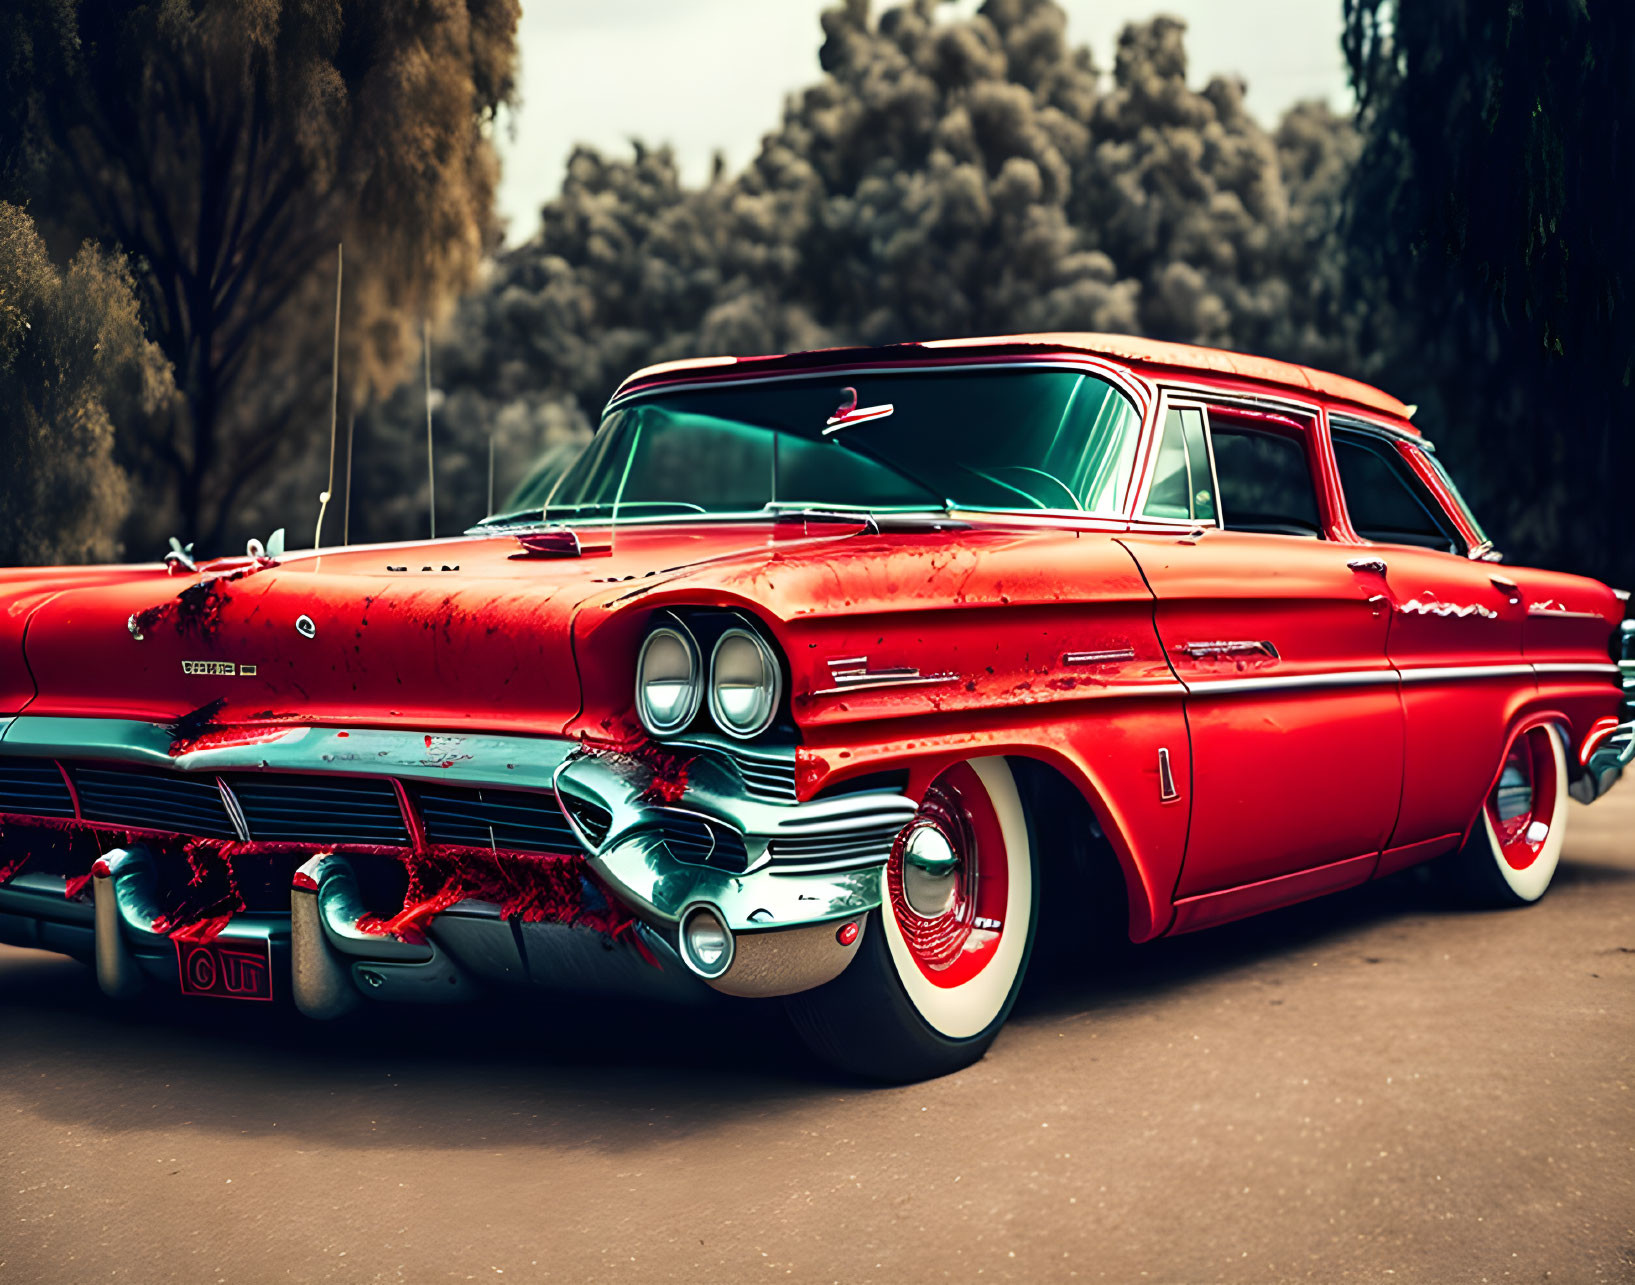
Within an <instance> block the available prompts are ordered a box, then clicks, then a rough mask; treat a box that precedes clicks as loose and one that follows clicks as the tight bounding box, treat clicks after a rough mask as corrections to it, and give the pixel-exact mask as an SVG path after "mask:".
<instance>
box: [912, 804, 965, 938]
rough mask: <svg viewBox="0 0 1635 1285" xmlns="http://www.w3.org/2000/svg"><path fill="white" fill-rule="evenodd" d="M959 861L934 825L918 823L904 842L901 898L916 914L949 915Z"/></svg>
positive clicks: (945, 837)
mask: <svg viewBox="0 0 1635 1285" xmlns="http://www.w3.org/2000/svg"><path fill="white" fill-rule="evenodd" d="M959 873H960V859H959V856H958V855H957V854H956V853H955V851H954V845H953V844H952V843H951V842H949V839H948V836H947V835H945V834H944V833H943V832H942V829H941V828H940V827H939V826H936V825H930V824H926V823H924V822H921V823H918V824H916V825H914V826H913V828H912V829H910V830H909V832H908V835H907V837H906V838H905V839H904V841H903V897H904V898H905V899H906V900H907V902H908V904H909V907H910V908H911V909H912V910H913V911H914V913H915V914H916V915H919V916H921V917H922V918H924V919H935V918H937V917H938V916H940V915H945V914H947V913H948V911H949V909H950V908H951V907H952V906H953V904H954V897H955V895H956V894H957V893H958V891H959Z"/></svg>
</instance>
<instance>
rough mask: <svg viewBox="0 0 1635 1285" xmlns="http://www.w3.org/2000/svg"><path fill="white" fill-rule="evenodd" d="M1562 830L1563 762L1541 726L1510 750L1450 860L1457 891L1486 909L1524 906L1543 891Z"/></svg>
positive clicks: (1556, 740) (1555, 741) (1557, 741)
mask: <svg viewBox="0 0 1635 1285" xmlns="http://www.w3.org/2000/svg"><path fill="white" fill-rule="evenodd" d="M1566 828H1567V756H1566V752H1565V751H1564V750H1563V748H1562V743H1561V737H1560V735H1559V734H1558V733H1557V732H1556V731H1555V730H1554V729H1553V728H1549V727H1534V728H1529V729H1528V730H1527V731H1525V732H1523V733H1522V734H1521V735H1520V736H1518V737H1517V738H1516V739H1515V740H1514V741H1513V742H1512V743H1511V745H1510V749H1509V750H1508V751H1507V752H1506V754H1505V758H1504V766H1503V767H1502V768H1501V769H1500V770H1499V779H1498V780H1497V781H1496V782H1495V783H1494V786H1493V789H1492V790H1491V791H1489V793H1488V796H1487V798H1486V799H1485V800H1484V801H1483V804H1482V814H1481V816H1480V817H1478V818H1477V820H1476V824H1475V826H1474V827H1473V828H1472V829H1471V832H1470V838H1469V839H1467V840H1466V841H1465V846H1464V847H1463V848H1462V849H1460V851H1459V853H1458V854H1457V857H1456V859H1455V862H1454V867H1455V870H1456V871H1457V873H1458V876H1459V882H1460V886H1461V888H1462V890H1463V891H1465V892H1466V893H1468V894H1469V895H1470V896H1471V897H1473V898H1474V899H1475V900H1477V901H1479V902H1482V903H1484V904H1486V905H1498V906H1525V905H1530V904H1531V903H1533V902H1535V901H1537V900H1538V899H1539V898H1540V897H1542V896H1543V895H1544V894H1545V892H1546V891H1547V890H1548V889H1549V887H1550V880H1551V878H1552V877H1554V875H1555V872H1556V865H1557V864H1558V863H1559V862H1560V860H1561V846H1562V844H1563V842H1565V839H1566Z"/></svg>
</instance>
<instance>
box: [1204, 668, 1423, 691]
mask: <svg viewBox="0 0 1635 1285" xmlns="http://www.w3.org/2000/svg"><path fill="white" fill-rule="evenodd" d="M1396 681H1397V671H1396V670H1394V669H1353V670H1344V671H1340V672H1337V673H1327V674H1271V675H1268V676H1267V677H1265V678H1188V679H1187V680H1186V685H1187V687H1188V688H1189V689H1190V690H1191V691H1192V694H1193V695H1196V696H1233V695H1236V694H1237V693H1239V692H1263V691H1294V690H1298V689H1301V688H1312V687H1373V686H1379V685H1383V684H1385V683H1394V682H1396Z"/></svg>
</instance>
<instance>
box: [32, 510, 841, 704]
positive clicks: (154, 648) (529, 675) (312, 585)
mask: <svg viewBox="0 0 1635 1285" xmlns="http://www.w3.org/2000/svg"><path fill="white" fill-rule="evenodd" d="M851 529H855V528H851ZM848 533H849V531H848ZM583 534H584V538H585V540H586V543H587V545H593V544H595V543H598V542H603V543H605V533H596V532H585V533H583ZM767 542H768V533H767V529H766V527H765V526H752V527H744V526H729V525H723V526H709V527H697V528H691V529H688V528H684V527H679V526H678V527H662V528H631V529H627V530H621V531H620V532H619V533H618V539H617V544H616V548H615V551H614V552H613V553H612V554H607V553H601V554H591V555H587V556H584V557H580V558H551V557H527V556H521V557H519V556H517V555H518V554H520V553H521V552H522V550H521V548H520V546H519V545H518V543H517V541H516V540H515V539H514V538H512V537H510V536H495V537H487V538H476V539H472V538H462V539H457V540H448V541H442V542H437V543H426V544H417V545H399V546H388V547H375V548H363V549H355V550H351V549H349V550H345V551H340V552H325V553H323V554H322V555H321V556H314V555H312V554H299V555H295V556H292V557H290V558H288V559H287V560H285V561H284V562H282V563H280V564H278V565H274V566H270V567H264V568H260V569H257V568H254V567H253V566H251V565H250V564H248V563H247V562H244V561H242V560H240V561H236V562H228V561H221V562H216V563H212V564H209V566H208V570H209V572H210V573H215V574H214V576H213V575H212V574H205V575H183V574H177V575H168V574H167V573H166V572H165V570H164V568H163V567H157V566H155V567H129V568H118V569H113V568H104V569H99V570H100V571H101V572H102V574H99V575H95V576H90V577H81V576H78V575H76V573H75V572H73V571H69V570H56V571H42V572H40V573H38V574H34V575H30V576H29V578H28V579H27V581H26V582H24V583H22V584H18V585H17V591H16V592H15V594H14V595H13V602H14V604H15V609H14V610H13V611H12V612H11V614H10V615H8V616H7V617H6V620H7V621H8V626H9V627H10V630H11V632H12V633H13V634H16V633H20V632H22V630H21V626H22V624H23V623H24V622H25V620H26V643H25V648H24V649H25V651H26V656H27V662H28V675H31V676H32V680H33V687H34V688H36V689H37V694H36V695H35V696H34V699H33V700H32V701H29V702H27V710H28V712H29V713H30V714H57V715H82V716H102V717H120V718H139V719H147V720H152V721H158V722H170V721H175V720H178V719H180V718H182V717H183V716H185V715H187V714H189V713H192V712H193V711H197V710H200V709H202V708H203V707H206V706H214V707H215V708H214V709H213V710H212V711H211V715H212V721H216V722H221V723H258V722H266V721H281V720H283V719H298V720H300V721H303V722H306V721H310V722H346V723H358V724H367V725H394V724H397V725H401V724H408V725H412V726H416V727H420V726H433V727H456V728H458V727H468V728H474V727H479V726H480V727H483V728H488V729H492V730H496V731H502V730H511V731H518V732H534V733H553V732H559V731H561V730H562V729H563V728H564V727H565V726H566V724H567V723H568V722H569V721H570V720H572V719H573V717H574V716H575V715H576V714H577V713H578V711H579V707H580V685H579V678H578V673H577V669H576V663H575V657H574V654H573V641H572V629H571V620H572V617H573V614H574V612H575V611H576V610H577V608H578V607H579V605H580V604H581V603H583V602H584V601H585V600H586V599H587V598H589V597H591V596H593V595H597V594H605V593H606V592H607V591H608V589H609V587H610V586H613V585H616V584H619V583H623V582H626V581H629V582H636V581H641V580H648V581H649V582H651V581H652V580H654V579H662V578H664V575H665V573H673V572H675V571H677V570H680V569H682V568H684V567H687V566H690V565H697V564H698V563H700V562H706V563H707V562H710V561H712V560H714V559H719V558H724V559H726V560H728V561H731V560H734V558H735V555H750V556H753V557H764V556H765V553H766V549H767ZM53 577H55V580H53ZM47 588H49V589H50V590H52V592H45V591H44V590H45V589H47ZM133 617H134V618H135V620H136V622H137V627H138V629H139V631H140V632H141V634H142V637H141V638H140V639H138V638H136V637H134V636H133V633H132V630H131V628H130V622H131V620H132V618H133ZM309 623H310V630H309V628H308V624H309ZM309 635H310V636H309ZM0 641H3V640H0ZM621 663H622V662H621ZM28 686H29V684H28V683H27V675H25V676H23V678H22V679H21V680H20V681H19V682H17V683H8V684H7V692H6V694H7V695H12V696H13V697H14V699H13V700H12V701H11V702H10V709H9V710H8V711H3V712H13V711H15V710H16V709H18V708H19V707H20V706H21V705H22V704H23V703H24V701H25V700H26V694H27V691H28ZM14 688H15V689H16V690H15V692H13V690H12V689H14ZM17 697H21V698H23V699H21V700H19V699H16V698H17Z"/></svg>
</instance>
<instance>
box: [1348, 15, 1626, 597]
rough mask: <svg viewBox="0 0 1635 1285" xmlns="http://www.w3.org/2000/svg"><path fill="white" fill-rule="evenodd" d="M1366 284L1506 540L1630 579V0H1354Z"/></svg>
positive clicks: (1434, 428) (1404, 372) (1528, 554)
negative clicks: (1452, 0) (1453, 0)
mask: <svg viewBox="0 0 1635 1285" xmlns="http://www.w3.org/2000/svg"><path fill="white" fill-rule="evenodd" d="M1345 19H1346V28H1345V47H1346V53H1347V57H1348V59H1349V61H1350V65H1351V73H1352V79H1353V83H1354V85H1355V87H1356V90H1357V95H1358V99H1359V103H1360V107H1361V115H1360V121H1361V125H1362V128H1363V131H1364V134H1365V137H1366V148H1365V150H1364V152H1363V155H1362V158H1361V160H1360V162H1359V164H1358V167H1357V169H1356V172H1355V176H1354V179H1353V185H1352V188H1351V191H1350V202H1351V215H1350V219H1349V225H1348V229H1347V231H1348V241H1349V245H1350V251H1351V256H1352V257H1351V264H1352V271H1353V275H1354V281H1353V287H1352V288H1353V290H1354V291H1355V292H1356V293H1358V294H1359V295H1362V296H1364V297H1368V296H1374V297H1377V298H1378V299H1379V300H1380V301H1381V303H1382V305H1384V307H1386V308H1388V309H1390V314H1389V315H1391V316H1392V317H1394V318H1395V326H1394V328H1392V329H1390V330H1386V329H1385V328H1383V327H1382V328H1381V330H1380V340H1381V347H1382V349H1383V351H1384V353H1385V355H1386V357H1387V360H1388V369H1389V371H1390V372H1391V375H1390V377H1391V378H1393V379H1395V381H1396V382H1397V383H1398V384H1399V386H1401V387H1403V388H1422V389H1424V390H1425V395H1424V396H1422V397H1415V396H1413V395H1412V394H1408V395H1409V399H1410V400H1422V401H1424V402H1426V403H1427V405H1426V410H1425V414H1424V415H1423V416H1422V419H1423V422H1424V423H1425V425H1426V427H1427V428H1428V429H1429V430H1430V431H1431V433H1432V435H1433V436H1434V437H1436V438H1437V439H1438V440H1439V441H1441V442H1443V443H1444V445H1446V446H1449V447H1451V448H1452V449H1450V450H1449V451H1448V455H1449V456H1450V460H1449V462H1450V464H1451V465H1452V466H1453V467H1454V470H1455V472H1456V473H1457V472H1458V471H1459V470H1460V469H1461V468H1464V469H1465V470H1467V479H1468V481H1469V483H1471V487H1470V489H1472V490H1473V491H1475V492H1476V493H1477V494H1476V496H1475V498H1476V500H1477V502H1478V507H1479V509H1481V510H1482V511H1483V513H1484V516H1485V517H1486V518H1487V519H1488V520H1489V525H1490V526H1493V527H1497V528H1499V532H1498V534H1499V536H1500V539H1499V543H1500V544H1501V546H1507V547H1508V549H1509V552H1511V553H1513V554H1515V555H1517V556H1519V557H1520V558H1521V559H1522V560H1525V561H1534V560H1539V561H1547V562H1550V563H1553V564H1556V565H1561V566H1570V567H1573V568H1575V569H1579V570H1584V571H1589V572H1591V573H1593V574H1597V575H1600V576H1603V577H1606V578H1611V579H1614V580H1615V581H1617V582H1622V583H1625V584H1628V583H1630V581H1631V578H1632V577H1635V541H1632V540H1631V539H1630V537H1629V533H1628V530H1627V520H1626V515H1627V513H1628V507H1627V499H1626V498H1625V497H1626V496H1627V490H1628V487H1629V484H1630V478H1631V475H1632V465H1635V458H1632V451H1631V446H1630V435H1629V425H1630V423H1631V417H1632V414H1635V390H1632V386H1631V379H1632V375H1635V299H1632V297H1631V289H1632V287H1635V241H1632V239H1631V238H1630V236H1629V232H1628V228H1627V221H1628V220H1627V209H1628V205H1629V198H1630V194H1631V192H1632V191H1635V130H1632V129H1631V128H1630V117H1629V107H1628V103H1629V85H1630V83H1631V80H1632V77H1635V8H1631V6H1629V5H1628V4H1627V3H1624V2H1623V0H1536V2H1533V0H1530V2H1529V3H1528V4H1525V5H1522V4H1516V3H1511V2H1510V0H1467V2H1466V3H1462V4H1456V5H1413V4H1402V3H1399V0H1346V5H1345Z"/></svg>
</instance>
